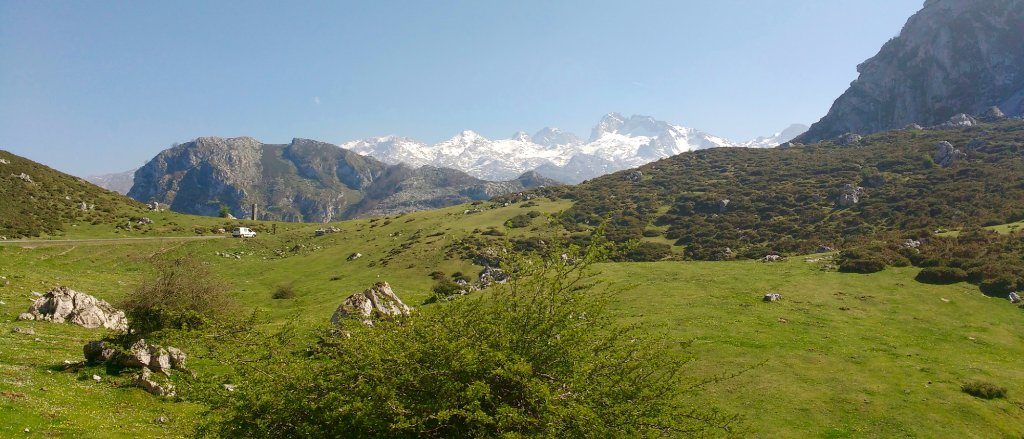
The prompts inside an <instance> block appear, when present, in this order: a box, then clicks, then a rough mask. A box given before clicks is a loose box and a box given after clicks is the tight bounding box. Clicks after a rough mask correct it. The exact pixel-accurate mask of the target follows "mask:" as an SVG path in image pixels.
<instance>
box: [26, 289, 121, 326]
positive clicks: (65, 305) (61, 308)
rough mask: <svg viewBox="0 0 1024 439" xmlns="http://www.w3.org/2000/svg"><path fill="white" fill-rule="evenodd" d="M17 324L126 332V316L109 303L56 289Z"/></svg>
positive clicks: (44, 295) (74, 292) (31, 307)
mask: <svg viewBox="0 0 1024 439" xmlns="http://www.w3.org/2000/svg"><path fill="white" fill-rule="evenodd" d="M18 320H43V321H49V322H54V323H65V322H67V323H74V324H76V325H79V326H84V327H86V328H101V327H102V328H107V329H113V330H115V331H121V332H127V331H128V319H127V318H125V316H124V312H123V311H119V310H117V309H115V308H114V307H113V306H111V305H110V304H109V303H107V302H105V301H103V300H100V299H97V298H95V297H93V296H90V295H88V294H85V293H80V292H78V291H75V290H72V289H70V288H67V287H57V288H54V289H53V290H50V292H48V293H46V294H43V295H41V296H40V297H39V298H38V299H36V300H35V301H34V302H32V306H30V307H29V308H28V311H26V312H24V313H22V314H21V315H19V316H18Z"/></svg>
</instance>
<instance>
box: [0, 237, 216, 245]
mask: <svg viewBox="0 0 1024 439" xmlns="http://www.w3.org/2000/svg"><path fill="white" fill-rule="evenodd" d="M228 237H230V235H214V236H152V237H142V238H104V239H9V240H0V245H7V246H18V247H29V248H31V247H43V246H52V245H83V244H86V245H88V244H128V243H135V242H176V241H204V240H208V239H224V238H228Z"/></svg>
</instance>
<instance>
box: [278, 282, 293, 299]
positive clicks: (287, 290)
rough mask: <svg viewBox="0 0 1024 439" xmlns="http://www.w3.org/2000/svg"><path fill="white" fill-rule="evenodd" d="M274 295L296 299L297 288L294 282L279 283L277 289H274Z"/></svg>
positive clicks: (280, 297) (279, 297)
mask: <svg viewBox="0 0 1024 439" xmlns="http://www.w3.org/2000/svg"><path fill="white" fill-rule="evenodd" d="M272 297H273V298H274V299H294V298H295V288H294V287H293V286H292V284H281V285H278V286H277V289H275V290H274V294H273V296H272Z"/></svg>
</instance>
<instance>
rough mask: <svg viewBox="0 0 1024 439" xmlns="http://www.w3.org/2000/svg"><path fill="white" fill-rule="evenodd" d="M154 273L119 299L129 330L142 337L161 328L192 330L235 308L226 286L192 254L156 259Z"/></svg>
mask: <svg viewBox="0 0 1024 439" xmlns="http://www.w3.org/2000/svg"><path fill="white" fill-rule="evenodd" d="M154 265H155V266H156V271H157V274H156V276H155V277H152V278H147V279H145V280H143V281H142V283H140V284H139V286H138V287H136V288H135V289H134V290H133V291H132V292H131V293H129V295H128V297H127V298H126V299H125V300H124V301H123V303H122V307H123V308H124V310H125V315H126V316H127V317H128V322H129V326H130V329H131V333H132V334H134V335H141V336H144V335H146V334H149V333H153V332H157V331H161V330H165V329H195V328H198V327H201V326H203V325H204V324H205V323H206V322H208V321H210V320H211V319H218V318H223V317H226V316H230V315H231V314H232V312H233V310H234V308H235V303H234V300H233V299H232V298H231V297H230V296H229V295H228V288H227V285H226V284H225V283H224V281H222V280H221V279H219V278H218V277H217V276H215V275H214V274H213V273H212V272H210V270H209V269H208V268H207V267H206V266H205V265H203V263H202V262H200V261H199V260H198V259H196V258H195V257H193V256H183V257H178V258H173V259H160V260H157V261H156V262H155V263H154Z"/></svg>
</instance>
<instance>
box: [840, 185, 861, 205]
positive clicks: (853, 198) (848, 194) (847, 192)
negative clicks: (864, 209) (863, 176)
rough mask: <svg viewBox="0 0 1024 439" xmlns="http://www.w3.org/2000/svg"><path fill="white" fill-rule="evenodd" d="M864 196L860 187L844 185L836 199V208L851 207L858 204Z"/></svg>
mask: <svg viewBox="0 0 1024 439" xmlns="http://www.w3.org/2000/svg"><path fill="white" fill-rule="evenodd" d="M863 195H864V188H862V187H860V186H854V185H852V184H846V185H845V186H843V189H842V190H841V191H840V193H839V197H838V198H836V206H837V207H853V205H855V204H857V203H859V202H860V198H861V197H862V196H863Z"/></svg>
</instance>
